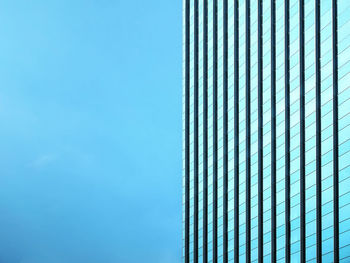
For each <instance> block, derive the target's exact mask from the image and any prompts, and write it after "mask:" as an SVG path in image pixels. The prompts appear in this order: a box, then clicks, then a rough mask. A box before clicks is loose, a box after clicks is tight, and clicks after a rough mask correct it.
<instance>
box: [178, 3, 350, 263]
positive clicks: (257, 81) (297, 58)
mask: <svg viewBox="0 0 350 263" xmlns="http://www.w3.org/2000/svg"><path fill="white" fill-rule="evenodd" d="M349 10H350V1H349V0H322V1H321V0H232V1H229V0H184V5H183V21H184V26H183V54H184V56H183V262H185V263H189V262H191V263H192V262H194V263H197V262H200V263H202V262H204V263H206V262H213V263H216V262H219V263H222V262H223V263H225V262H235V263H237V262H246V263H248V262H259V263H260V262H261V263H262V262H264V263H265V262H286V263H288V262H325V263H328V262H344V263H345V262H350V11H349Z"/></svg>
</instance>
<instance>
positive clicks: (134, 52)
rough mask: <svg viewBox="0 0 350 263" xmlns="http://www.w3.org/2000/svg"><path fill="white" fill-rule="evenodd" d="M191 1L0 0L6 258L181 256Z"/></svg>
mask: <svg viewBox="0 0 350 263" xmlns="http://www.w3.org/2000/svg"><path fill="white" fill-rule="evenodd" d="M181 9H182V1H180V0H179V1H164V0H148V1H145V0H132V1H130V0H123V1H122V0H31V1H28V0H1V1H0V35H1V41H0V61H1V62H0V123H1V127H0V262H4V263H80V262H82V263H83V262H84V263H141V262H142V263H179V262H180V261H181V260H180V258H181V191H182V190H181V94H182V91H181V89H182V88H181V77H182V76H181V59H182V58H181V56H182V54H181V51H182V49H181V44H182V39H181V38H182V33H181V32H182V29H181V25H182V21H181V19H182V14H181V12H182V11H181Z"/></svg>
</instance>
